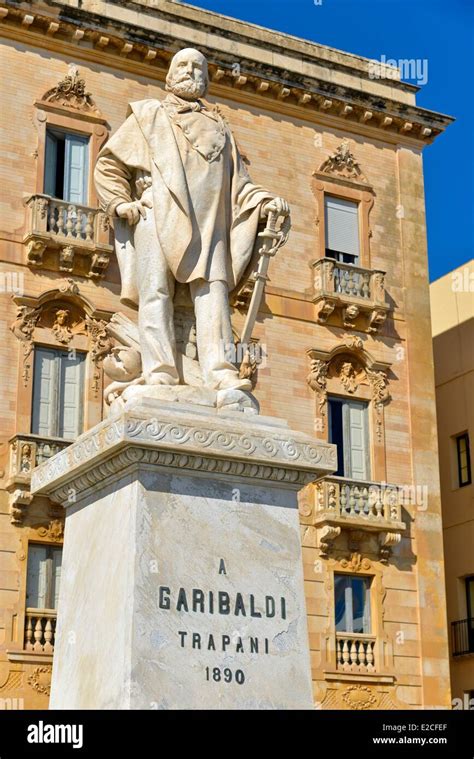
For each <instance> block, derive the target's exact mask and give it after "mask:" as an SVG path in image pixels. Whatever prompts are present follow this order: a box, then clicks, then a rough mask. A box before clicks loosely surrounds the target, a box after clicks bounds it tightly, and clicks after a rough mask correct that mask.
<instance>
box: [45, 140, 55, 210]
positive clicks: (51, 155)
mask: <svg viewBox="0 0 474 759" xmlns="http://www.w3.org/2000/svg"><path fill="white" fill-rule="evenodd" d="M57 161H58V141H57V139H56V137H55V136H54V134H51V132H49V131H48V130H47V131H46V150H45V157H44V193H45V195H51V197H53V198H54V197H56V170H57Z"/></svg>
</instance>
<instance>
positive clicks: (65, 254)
mask: <svg viewBox="0 0 474 759" xmlns="http://www.w3.org/2000/svg"><path fill="white" fill-rule="evenodd" d="M73 268H74V248H73V246H72V245H65V246H64V248H61V250H60V251H59V271H69V272H71V271H72V270H73Z"/></svg>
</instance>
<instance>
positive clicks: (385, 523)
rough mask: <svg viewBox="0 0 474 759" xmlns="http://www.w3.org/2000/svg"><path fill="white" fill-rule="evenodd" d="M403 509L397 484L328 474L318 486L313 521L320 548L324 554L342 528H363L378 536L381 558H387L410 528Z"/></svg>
mask: <svg viewBox="0 0 474 759" xmlns="http://www.w3.org/2000/svg"><path fill="white" fill-rule="evenodd" d="M401 511H402V507H401V502H400V496H399V489H398V488H397V486H396V485H388V484H386V483H377V482H363V481H361V480H349V479H347V478H344V477H325V478H324V480H321V481H319V482H317V483H316V485H315V503H314V510H313V513H312V515H311V522H310V523H311V524H313V525H314V526H315V527H317V528H318V531H319V547H320V548H321V550H322V553H323V554H324V553H326V552H327V551H328V550H329V548H330V543H331V541H333V540H335V539H336V538H337V537H338V536H339V535H340V534H341V530H344V529H345V530H349V531H352V532H359V531H361V530H362V531H368V532H372V533H375V534H376V535H377V537H378V541H379V546H380V557H381V559H382V561H386V560H387V559H388V557H389V555H390V550H391V548H392V547H393V546H394V545H396V544H397V543H399V542H400V540H401V536H402V532H403V531H404V530H405V529H406V525H405V523H404V522H402V515H401Z"/></svg>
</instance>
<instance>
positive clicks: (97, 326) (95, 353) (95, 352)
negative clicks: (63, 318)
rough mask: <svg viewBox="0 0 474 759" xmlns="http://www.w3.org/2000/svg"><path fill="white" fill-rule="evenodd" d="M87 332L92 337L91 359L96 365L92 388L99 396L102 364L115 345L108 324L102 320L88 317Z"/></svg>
mask: <svg viewBox="0 0 474 759" xmlns="http://www.w3.org/2000/svg"><path fill="white" fill-rule="evenodd" d="M86 330H87V333H88V334H89V336H90V359H91V361H92V363H93V365H94V373H93V377H92V387H93V390H94V393H95V394H96V395H97V394H98V392H99V390H100V378H101V366H102V362H103V359H104V357H105V356H106V355H107V354H108V353H110V351H111V350H112V348H113V343H112V340H111V339H110V337H109V335H108V333H107V322H105V321H103V320H102V319H91V318H90V317H89V316H87V315H86Z"/></svg>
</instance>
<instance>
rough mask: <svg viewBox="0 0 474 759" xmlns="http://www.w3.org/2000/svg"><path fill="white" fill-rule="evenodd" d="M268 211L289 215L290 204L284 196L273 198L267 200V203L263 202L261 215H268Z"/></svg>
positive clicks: (279, 214)
mask: <svg viewBox="0 0 474 759" xmlns="http://www.w3.org/2000/svg"><path fill="white" fill-rule="evenodd" d="M270 211H274V212H275V213H276V214H278V216H289V215H290V206H289V205H288V203H287V202H286V200H284V198H273V200H269V201H268V203H265V204H264V206H263V208H262V216H268V214H269V213H270Z"/></svg>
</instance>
